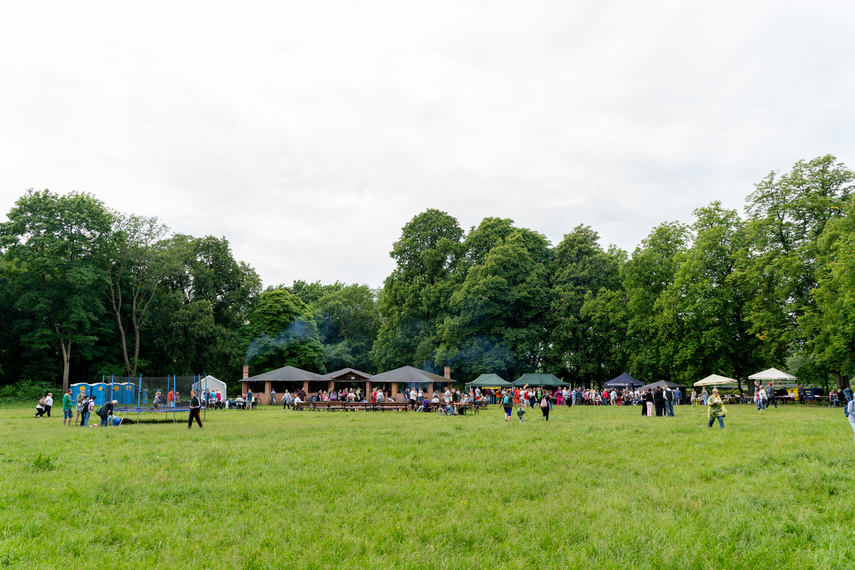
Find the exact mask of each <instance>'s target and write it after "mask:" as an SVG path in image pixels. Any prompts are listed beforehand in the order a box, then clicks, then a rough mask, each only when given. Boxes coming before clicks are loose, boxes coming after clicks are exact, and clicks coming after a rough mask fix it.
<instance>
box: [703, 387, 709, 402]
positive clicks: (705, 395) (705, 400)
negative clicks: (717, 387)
mask: <svg viewBox="0 0 855 570" xmlns="http://www.w3.org/2000/svg"><path fill="white" fill-rule="evenodd" d="M709 397H710V395H709V392H707V389H706V388H704V389H703V390H701V403H702V404H703V405H704V406H706V405H707V398H709Z"/></svg>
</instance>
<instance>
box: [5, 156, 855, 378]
mask: <svg viewBox="0 0 855 570" xmlns="http://www.w3.org/2000/svg"><path fill="white" fill-rule="evenodd" d="M853 184H855V174H853V172H852V171H851V170H849V169H848V168H847V167H846V166H845V165H843V164H842V163H840V162H839V161H837V159H836V158H835V157H834V156H831V155H827V156H823V157H819V158H816V159H813V160H810V161H799V162H798V163H796V164H795V165H794V166H793V167H792V169H791V170H790V171H789V172H786V173H784V174H780V173H777V172H771V173H770V174H769V175H768V176H766V177H765V178H764V179H763V180H761V181H760V182H759V183H757V184H756V185H755V188H754V191H753V192H751V193H750V194H749V195H748V196H747V198H746V206H745V208H744V212H743V213H742V215H740V213H739V212H738V211H736V210H732V209H728V208H725V207H723V206H722V204H721V203H720V202H712V203H711V204H709V205H708V206H705V207H701V208H698V209H697V210H695V212H694V221H693V222H692V223H690V224H685V223H681V222H665V223H662V224H660V225H659V226H657V227H655V228H653V229H652V230H651V231H650V233H649V234H648V236H647V237H646V238H645V239H644V240H643V241H642V242H641V244H640V245H639V246H638V247H636V248H635V250H634V251H632V252H631V253H629V252H626V251H623V250H621V249H619V248H617V247H615V246H610V247H608V248H604V247H603V246H602V245H601V244H600V239H599V236H598V234H597V232H596V231H595V230H594V229H592V228H591V227H589V226H586V225H579V226H577V227H575V228H574V229H573V230H572V231H571V232H570V233H568V234H566V235H565V236H564V238H563V239H562V240H561V242H560V243H558V244H557V245H555V246H553V245H552V244H550V242H549V240H547V239H546V238H545V237H544V236H543V235H542V234H540V233H538V232H536V231H534V230H530V229H527V228H520V227H517V226H516V225H515V224H514V222H513V220H510V219H503V218H485V219H484V220H483V221H482V222H481V223H480V224H479V225H478V226H476V227H472V228H470V229H469V231H468V232H467V231H464V230H463V228H461V226H460V224H459V222H458V221H457V220H456V219H455V218H453V217H452V216H450V215H448V214H447V213H445V212H441V211H438V210H433V209H431V210H427V211H425V212H422V213H420V214H418V215H417V216H415V217H414V218H413V219H412V220H411V221H410V222H409V223H407V224H406V225H405V226H404V228H403V229H402V233H401V237H400V238H399V239H398V240H397V241H396V242H395V243H394V244H393V246H392V251H391V255H392V257H393V258H394V260H395V261H396V267H395V269H394V270H393V272H392V274H391V275H389V276H388V277H387V278H386V280H385V282H384V284H383V287H382V288H381V289H379V290H372V289H371V288H369V287H368V286H366V285H357V284H344V283H339V282H336V283H334V284H331V285H324V284H321V283H320V282H315V283H307V282H304V281H295V282H294V283H292V284H291V285H289V286H286V285H279V286H275V287H268V288H266V289H264V290H262V284H261V279H260V278H259V276H258V275H257V273H256V272H255V271H254V270H253V269H252V267H250V266H249V265H247V264H246V263H244V262H240V261H237V260H235V259H234V257H233V255H232V253H231V249H230V247H229V244H228V241H227V240H226V239H225V238H215V237H212V236H206V237H203V238H196V237H192V236H187V235H180V234H170V233H169V229H168V228H166V227H165V226H164V225H163V224H162V223H161V222H160V221H159V220H158V219H157V218H145V217H140V216H136V215H132V214H123V213H118V212H115V211H112V210H110V209H108V208H107V207H106V206H105V205H104V204H102V203H101V202H100V201H99V200H97V199H96V198H95V197H94V196H91V195H89V194H85V193H72V194H69V195H65V196H60V195H56V194H54V193H51V192H50V191H47V190H44V191H34V190H30V191H28V192H27V193H26V194H25V195H24V196H23V197H22V198H20V199H19V200H18V201H17V202H16V204H15V206H14V207H13V208H12V209H11V211H10V212H9V214H8V221H7V222H5V223H3V224H2V225H0V240H1V241H0V246H2V252H0V253H2V256H0V264H1V265H0V278H1V279H2V281H0V319H2V321H3V322H2V323H1V324H2V326H0V335H3V337H4V338H3V339H2V344H0V351H2V352H0V374H2V383H3V384H5V385H13V384H18V385H21V384H24V385H27V384H33V383H38V382H49V383H52V384H59V383H62V385H63V386H67V385H68V384H69V383H73V382H75V381H87V382H88V381H92V379H93V377H100V375H101V374H116V375H127V376H135V375H137V374H143V375H146V376H159V375H165V374H179V375H181V374H192V373H200V372H206V373H210V374H213V375H215V376H217V375H219V376H221V377H222V378H224V379H234V378H235V377H236V375H237V372H238V371H239V370H240V367H241V365H242V364H244V363H248V364H249V365H250V367H251V370H252V373H253V374H255V373H259V372H263V371H265V370H268V369H271V368H275V367H279V366H285V365H288V364H290V365H293V366H298V367H301V368H306V369H309V370H314V371H317V372H322V373H323V372H328V371H333V370H337V369H339V368H344V367H352V368H356V369H359V370H363V371H366V372H378V371H383V370H387V369H391V368H394V367H398V366H402V365H413V366H416V367H419V368H422V369H425V370H429V371H434V372H441V370H442V368H443V367H444V366H450V367H451V368H452V370H453V372H454V373H453V376H454V378H455V379H457V380H470V379H472V378H474V377H475V376H477V375H478V374H481V373H484V372H493V373H497V374H499V375H501V376H504V377H506V378H516V377H518V376H519V375H521V374H523V373H526V372H537V371H543V372H549V373H553V374H555V375H556V376H559V377H561V378H564V379H565V380H568V381H572V382H573V383H574V384H584V385H587V386H599V385H601V384H602V383H603V382H605V381H607V380H609V379H610V378H612V377H614V376H617V375H618V374H620V373H621V372H622V371H624V370H625V371H627V372H629V373H630V374H632V375H633V376H636V377H638V378H640V379H645V380H650V381H653V380H657V379H667V380H672V381H675V382H680V383H683V384H690V383H692V382H694V381H696V380H698V379H700V378H701V377H703V376H706V375H708V374H711V373H717V374H722V375H725V376H731V377H733V378H736V379H738V380H740V382H741V383H747V376H748V375H750V374H752V373H753V372H756V371H759V370H761V369H762V368H766V367H770V366H775V367H779V368H781V367H785V368H787V369H788V370H789V371H790V372H792V373H796V374H797V375H798V376H799V378H800V379H801V380H802V381H803V382H804V383H806V384H817V385H824V384H827V383H828V382H829V379H830V381H831V382H832V383H834V384H836V385H837V386H838V387H844V386H846V385H848V383H849V375H850V374H852V373H853V371H855V370H853V368H855V283H853V280H855V231H853V230H855V225H853V224H855V198H853V197H852V189H853Z"/></svg>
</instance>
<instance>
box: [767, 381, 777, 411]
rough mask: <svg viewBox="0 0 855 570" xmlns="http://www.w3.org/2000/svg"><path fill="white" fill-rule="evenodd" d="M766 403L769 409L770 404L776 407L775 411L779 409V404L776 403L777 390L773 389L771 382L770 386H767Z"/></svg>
mask: <svg viewBox="0 0 855 570" xmlns="http://www.w3.org/2000/svg"><path fill="white" fill-rule="evenodd" d="M766 402H767V403H766V407H767V408H768V407H769V404H770V403H771V404H772V405H773V406H775V409H777V408H778V402H776V401H775V388H773V387H772V383H771V382H769V385H768V386H766Z"/></svg>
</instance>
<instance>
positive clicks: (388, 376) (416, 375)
mask: <svg viewBox="0 0 855 570" xmlns="http://www.w3.org/2000/svg"><path fill="white" fill-rule="evenodd" d="M371 381H372V382H376V383H381V382H407V383H413V384H430V383H434V382H443V383H444V382H454V380H452V379H450V378H446V377H445V376H440V375H439V374H433V373H431V372H425V371H424V370H419V369H418V368H414V367H412V366H402V367H400V368H396V369H394V370H389V371H388V372H383V373H382V374H377V375H376V376H373V377H372V378H371Z"/></svg>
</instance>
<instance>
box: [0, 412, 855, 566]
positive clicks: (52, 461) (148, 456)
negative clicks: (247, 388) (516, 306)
mask: <svg viewBox="0 0 855 570" xmlns="http://www.w3.org/2000/svg"><path fill="white" fill-rule="evenodd" d="M676 413H677V417H675V418H642V417H640V410H639V408H637V407H623V408H615V407H600V408H591V407H585V408H583V407H574V408H572V409H570V410H567V409H566V408H565V409H560V410H556V411H554V412H553V416H552V418H551V421H550V422H548V423H545V422H542V421H540V420H539V418H538V416H539V415H540V413H539V411H533V412H530V413H529V414H528V416H527V418H526V421H525V422H524V423H522V424H521V423H519V422H518V421H516V418H515V419H514V422H513V423H505V422H503V421H502V419H501V416H500V414H501V412H500V409H499V408H498V407H495V406H494V407H493V408H492V409H491V410H489V411H488V412H482V413H481V414H480V415H479V416H466V417H439V416H436V415H435V414H414V413H400V412H384V413H365V412H353V413H342V412H332V413H331V412H316V413H315V412H299V413H298V412H283V411H281V410H280V409H278V408H268V407H263V408H261V409H258V410H255V411H252V412H247V411H239V410H232V411H220V412H209V413H208V414H207V419H206V422H205V428H204V429H202V430H200V429H198V428H197V427H194V428H193V429H192V430H190V431H188V430H187V428H186V415H184V416H183V419H184V422H179V423H177V424H173V423H171V422H170V423H165V422H160V423H144V424H142V425H134V426H121V427H117V428H108V429H100V428H91V429H85V428H79V427H78V428H63V426H62V418H61V417H56V414H54V417H53V418H50V419H42V420H36V419H33V418H32V410H31V409H30V408H9V407H4V408H3V409H2V410H0V433H2V438H0V465H2V467H0V468H2V475H3V478H2V481H3V483H2V491H0V492H2V500H0V533H2V534H1V535H0V565H5V566H9V567H15V568H24V567H26V568H64V567H75V568H167V567H170V568H171V567H186V568H324V567H335V568H342V567H343V568H351V567H352V568H387V567H399V568H544V567H548V568H853V567H855V543H853V529H855V497H853V488H855V443H853V432H852V429H851V428H850V427H849V425H848V422H847V421H846V419H845V418H844V416H843V412H842V410H841V409H837V410H833V409H828V408H823V407H814V406H793V405H791V406H786V407H784V406H782V407H780V408H778V409H777V410H775V409H772V410H770V411H768V412H765V413H760V412H757V411H756V410H755V409H754V408H753V406H729V407H728V415H727V418H726V428H725V429H724V430H721V429H719V428H718V426H715V427H714V428H712V429H709V428H707V427H706V421H705V420H706V414H705V410H703V409H701V408H691V407H688V406H683V407H678V408H676ZM60 414H61V411H60ZM96 419H97V418H96Z"/></svg>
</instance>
